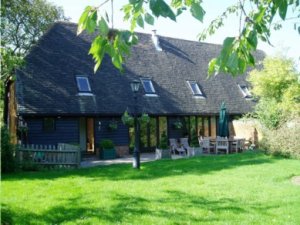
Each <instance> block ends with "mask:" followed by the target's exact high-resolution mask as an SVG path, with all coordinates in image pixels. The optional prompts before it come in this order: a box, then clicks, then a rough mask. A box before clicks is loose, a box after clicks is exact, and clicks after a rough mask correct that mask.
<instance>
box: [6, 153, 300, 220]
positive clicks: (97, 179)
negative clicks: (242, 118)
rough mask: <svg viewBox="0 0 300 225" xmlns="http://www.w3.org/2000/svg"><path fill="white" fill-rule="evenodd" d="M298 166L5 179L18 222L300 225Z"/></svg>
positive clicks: (200, 164) (183, 163)
mask: <svg viewBox="0 0 300 225" xmlns="http://www.w3.org/2000/svg"><path fill="white" fill-rule="evenodd" d="M295 175H300V162H299V161H297V160H291V159H283V158H274V157H271V156H266V155H264V154H261V153H253V152H249V153H244V154H232V155H228V156H225V155H222V156H206V157H197V158H191V159H180V160H173V161H172V160H162V161H156V162H149V163H143V164H142V168H141V170H140V171H137V170H134V169H132V168H131V165H113V166H106V167H96V168H88V169H79V170H64V171H63V170H61V171H43V172H31V173H29V172H27V173H18V174H11V175H4V176H3V177H2V188H1V189H2V193H1V205H2V221H8V222H10V223H11V224H139V225H140V224H155V225H156V224H214V225H215V224H264V225H265V224H284V225H286V224H300V186H296V185H293V184H292V183H291V182H290V178H291V177H293V176H295Z"/></svg>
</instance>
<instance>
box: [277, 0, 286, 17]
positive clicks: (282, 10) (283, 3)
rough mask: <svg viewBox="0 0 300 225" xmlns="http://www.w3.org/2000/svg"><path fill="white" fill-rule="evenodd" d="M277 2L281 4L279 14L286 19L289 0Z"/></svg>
mask: <svg viewBox="0 0 300 225" xmlns="http://www.w3.org/2000/svg"><path fill="white" fill-rule="evenodd" d="M277 2H278V3H279V5H278V7H279V16H280V17H281V19H283V20H285V17H286V12H287V8H288V4H287V0H280V1H277Z"/></svg>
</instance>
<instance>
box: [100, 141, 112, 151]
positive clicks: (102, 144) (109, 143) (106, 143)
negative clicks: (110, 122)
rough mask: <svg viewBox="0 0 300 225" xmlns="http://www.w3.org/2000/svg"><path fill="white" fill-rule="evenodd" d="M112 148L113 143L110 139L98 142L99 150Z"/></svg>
mask: <svg viewBox="0 0 300 225" xmlns="http://www.w3.org/2000/svg"><path fill="white" fill-rule="evenodd" d="M114 147H115V146H114V143H113V141H112V140H110V139H102V140H101V142H100V148H102V149H113V148H114Z"/></svg>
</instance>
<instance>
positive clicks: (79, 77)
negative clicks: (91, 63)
mask: <svg viewBox="0 0 300 225" xmlns="http://www.w3.org/2000/svg"><path fill="white" fill-rule="evenodd" d="M80 79H82V80H86V83H87V86H88V91H86V90H85V91H82V90H80V85H79V80H80ZM76 83H77V88H78V91H79V92H80V93H90V92H92V90H91V85H90V82H89V78H88V77H86V76H76Z"/></svg>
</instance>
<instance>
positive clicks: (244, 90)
mask: <svg viewBox="0 0 300 225" xmlns="http://www.w3.org/2000/svg"><path fill="white" fill-rule="evenodd" d="M238 87H239V89H240V91H241V92H242V94H243V96H244V98H246V99H252V94H251V92H250V91H249V89H248V87H247V86H246V85H240V84H239V85H238Z"/></svg>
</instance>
